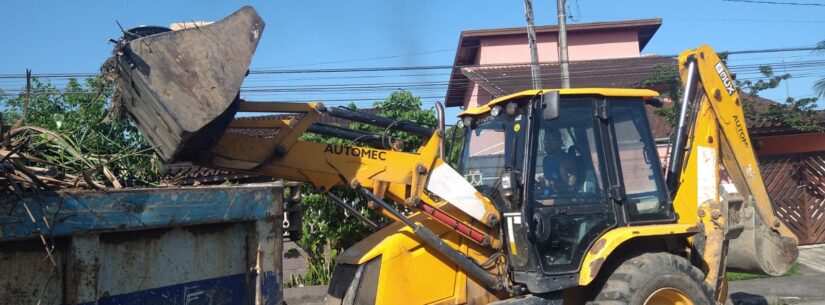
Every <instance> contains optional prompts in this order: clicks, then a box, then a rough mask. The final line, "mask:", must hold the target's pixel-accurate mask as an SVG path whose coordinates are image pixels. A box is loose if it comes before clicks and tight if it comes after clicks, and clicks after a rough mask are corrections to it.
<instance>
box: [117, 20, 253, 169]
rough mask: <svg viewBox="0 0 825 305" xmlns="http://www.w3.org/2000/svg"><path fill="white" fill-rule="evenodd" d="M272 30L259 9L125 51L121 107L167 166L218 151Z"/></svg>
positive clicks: (120, 65)
mask: <svg viewBox="0 0 825 305" xmlns="http://www.w3.org/2000/svg"><path fill="white" fill-rule="evenodd" d="M263 29H264V22H263V20H262V19H261V17H260V16H259V15H258V13H257V12H255V10H254V9H253V8H252V7H248V6H247V7H243V8H241V9H240V10H238V11H236V12H235V13H233V14H232V15H230V16H229V17H226V18H225V19H223V20H221V21H219V22H215V23H212V24H208V25H204V26H200V27H195V28H190V29H184V30H179V31H171V32H163V33H158V34H154V35H148V36H144V37H139V38H136V39H133V40H128V39H130V38H131V37H128V36H129V35H127V37H126V38H125V39H127V40H126V41H124V43H120V44H118V47H119V48H122V49H121V50H118V52H115V54H116V55H115V58H114V60H115V62H116V64H117V65H116V71H117V76H118V79H117V81H116V85H117V88H118V90H119V93H120V94H121V96H122V100H121V105H122V106H123V107H124V110H125V111H126V113H127V114H128V115H129V116H130V117H131V118H132V119H133V120H135V123H136V125H137V126H138V128H139V129H140V131H141V133H143V135H144V136H146V138H147V140H148V141H149V142H150V144H151V145H152V146H154V147H155V150H156V151H157V152H158V155H159V156H160V157H161V158H162V159H163V160H165V161H172V160H187V159H189V158H190V157H192V156H193V155H195V154H197V153H198V152H201V151H203V150H207V149H209V148H211V147H212V146H214V145H215V144H217V141H218V139H219V138H220V136H221V135H222V134H223V132H224V130H225V129H226V128H227V126H228V125H229V123H230V121H231V120H232V118H233V117H234V116H235V113H236V112H237V111H238V107H239V106H240V98H239V93H240V89H241V83H243V79H244V77H245V76H246V74H247V72H248V69H249V64H250V62H251V60H252V55H253V54H254V53H255V49H256V47H257V46H258V41H259V40H260V38H261V34H262V32H263Z"/></svg>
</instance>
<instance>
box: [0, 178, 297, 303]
mask: <svg viewBox="0 0 825 305" xmlns="http://www.w3.org/2000/svg"><path fill="white" fill-rule="evenodd" d="M32 219H34V221H32ZM282 222H283V185H282V184H280V183H268V184H258V185H246V186H228V187H224V186H221V187H184V188H151V189H122V190H115V191H107V192H104V191H77V192H54V193H46V194H43V193H41V194H31V196H27V197H25V198H22V199H21V198H19V197H9V196H6V197H3V198H0V300H2V301H0V303H3V304H279V303H280V302H281V300H282V288H281V287H282V286H281V284H282V281H281V259H282V254H281V252H282V233H281V232H282V228H281V226H282ZM47 248H48V249H50V250H49V251H51V254H50V255H49V254H47ZM53 262H54V263H53Z"/></svg>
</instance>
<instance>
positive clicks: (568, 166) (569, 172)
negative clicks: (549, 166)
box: [559, 158, 578, 191]
mask: <svg viewBox="0 0 825 305" xmlns="http://www.w3.org/2000/svg"><path fill="white" fill-rule="evenodd" d="M559 170H560V172H561V176H562V179H564V182H565V183H566V185H565V190H566V191H572V190H573V187H574V186H575V185H576V179H578V177H576V172H577V171H576V161H574V160H573V159H572V158H564V161H562V163H561V168H560V169H559Z"/></svg>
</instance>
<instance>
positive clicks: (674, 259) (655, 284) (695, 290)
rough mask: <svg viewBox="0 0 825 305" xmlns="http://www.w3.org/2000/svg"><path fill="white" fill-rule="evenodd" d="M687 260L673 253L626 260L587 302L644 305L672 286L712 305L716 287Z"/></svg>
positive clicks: (700, 304) (697, 304)
mask: <svg viewBox="0 0 825 305" xmlns="http://www.w3.org/2000/svg"><path fill="white" fill-rule="evenodd" d="M704 277H705V276H704V274H702V271H700V270H699V268H696V267H694V266H693V265H691V264H690V262H688V261H687V260H686V259H684V258H682V257H680V256H676V255H673V254H670V253H645V254H641V255H638V256H635V257H631V258H630V259H628V260H626V261H624V262H623V263H621V265H619V267H618V268H616V270H614V271H613V273H612V274H610V276H609V277H608V278H607V280H606V281H605V282H604V285H603V286H602V287H601V290H600V291H599V292H598V294H596V297H595V299H594V300H593V301H591V302H588V303H587V304H588V305H643V304H645V302H646V301H647V300H648V298H649V297H650V296H651V295H652V294H653V293H654V292H657V291H660V289H666V288H672V289H676V290H678V291H679V292H681V293H682V294H683V295H685V296H687V298H689V299H690V300H691V301H692V302H693V304H695V305H713V304H716V303H715V301H714V300H713V288H711V287H710V286H708V285H707V284H705V282H704Z"/></svg>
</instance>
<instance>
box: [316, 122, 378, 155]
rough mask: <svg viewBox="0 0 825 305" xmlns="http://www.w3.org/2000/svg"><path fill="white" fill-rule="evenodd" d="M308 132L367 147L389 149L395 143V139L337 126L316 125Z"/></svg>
mask: <svg viewBox="0 0 825 305" xmlns="http://www.w3.org/2000/svg"><path fill="white" fill-rule="evenodd" d="M307 131H309V132H311V133H315V134H319V135H323V136H330V137H336V138H341V139H346V140H350V141H355V142H361V143H366V144H367V145H370V146H373V147H378V148H384V149H389V148H391V147H392V144H393V143H394V140H393V138H391V137H385V136H380V135H376V134H371V133H368V132H363V131H358V130H354V129H349V128H343V127H338V126H335V125H330V124H324V123H315V124H312V125H311V126H309V129H307Z"/></svg>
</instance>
